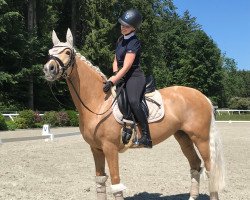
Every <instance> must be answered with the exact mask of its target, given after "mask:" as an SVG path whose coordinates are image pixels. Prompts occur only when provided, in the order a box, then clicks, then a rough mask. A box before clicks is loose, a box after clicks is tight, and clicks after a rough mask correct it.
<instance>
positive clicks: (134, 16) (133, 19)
mask: <svg viewBox="0 0 250 200" xmlns="http://www.w3.org/2000/svg"><path fill="white" fill-rule="evenodd" d="M118 21H119V22H120V24H121V25H124V26H132V27H133V28H135V29H138V28H139V27H140V25H141V22H142V15H141V13H140V12H139V11H138V10H136V9H130V10H127V11H126V12H125V13H123V15H122V16H121V17H120V18H119V19H118Z"/></svg>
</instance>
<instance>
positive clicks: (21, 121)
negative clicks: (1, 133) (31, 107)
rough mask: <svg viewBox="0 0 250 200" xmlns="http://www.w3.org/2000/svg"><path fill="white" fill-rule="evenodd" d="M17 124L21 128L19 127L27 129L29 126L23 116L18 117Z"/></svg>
mask: <svg viewBox="0 0 250 200" xmlns="http://www.w3.org/2000/svg"><path fill="white" fill-rule="evenodd" d="M15 124H16V127H17V128H19V129H27V128H29V125H28V123H27V121H26V120H25V119H24V118H22V117H16V119H15Z"/></svg>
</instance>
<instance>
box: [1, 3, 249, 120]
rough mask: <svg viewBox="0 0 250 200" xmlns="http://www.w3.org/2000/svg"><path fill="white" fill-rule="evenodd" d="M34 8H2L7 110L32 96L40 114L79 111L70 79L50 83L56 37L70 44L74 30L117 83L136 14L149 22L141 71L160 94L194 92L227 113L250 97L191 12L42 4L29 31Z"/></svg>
mask: <svg viewBox="0 0 250 200" xmlns="http://www.w3.org/2000/svg"><path fill="white" fill-rule="evenodd" d="M28 2H29V1H11V0H5V1H0V12H1V15H0V91H1V92H0V110H1V111H11V110H12V111H13V110H22V109H27V108H31V107H29V106H31V105H30V103H28V102H30V100H31V99H32V97H33V99H34V107H33V108H32V109H34V110H41V111H42V110H57V111H58V110H62V109H74V108H75V107H74V104H73V102H72V101H70V99H71V97H70V94H69V92H68V88H67V84H66V82H65V80H59V81H57V82H56V83H54V84H53V85H50V84H49V83H47V82H46V81H45V80H44V77H43V72H42V68H43V64H44V63H45V62H46V60H47V58H48V57H47V55H48V50H49V49H50V48H51V47H52V41H51V32H52V30H53V29H54V30H55V31H56V32H57V34H58V37H59V39H60V40H61V41H65V35H66V31H67V28H68V27H69V28H71V30H72V32H73V36H74V44H75V47H76V48H77V49H78V51H80V52H81V54H83V55H84V56H85V57H86V58H87V59H89V60H90V61H91V62H92V63H93V64H94V65H97V66H99V67H100V68H101V70H102V71H103V72H104V73H105V74H106V75H108V76H110V75H111V74H112V62H113V59H114V50H115V46H116V41H117V38H118V37H119V36H120V26H119V24H118V23H117V19H118V18H119V16H121V14H122V13H123V12H124V11H125V10H127V9H130V8H137V9H138V10H140V11H141V13H142V15H143V23H142V26H141V28H140V30H139V31H138V37H139V38H140V40H141V43H142V59H141V66H142V69H143V70H144V72H145V73H146V74H153V75H154V77H155V79H156V83H157V87H158V88H162V87H166V86H171V85H185V86H190V87H194V88H196V89H198V90H200V91H202V92H203V93H204V94H206V95H207V96H208V97H209V98H211V99H213V102H215V103H216V104H217V105H219V106H220V107H221V106H223V107H226V106H228V102H229V100H230V99H231V98H232V97H235V96H239V97H249V96H250V89H249V88H250V81H249V80H250V72H249V71H238V70H237V66H236V63H235V62H234V61H233V59H230V58H226V57H225V56H224V55H221V52H220V49H219V48H218V47H217V45H216V44H215V42H214V41H213V39H212V38H210V37H209V36H208V35H207V34H206V33H205V32H204V31H203V30H202V28H201V25H199V24H197V22H196V19H195V17H192V16H191V15H190V13H189V12H188V11H186V12H185V13H183V15H182V16H180V15H178V14H177V10H176V7H175V6H174V2H173V1H172V0H150V1H141V0H132V1H131V0H123V1H116V0H111V1H110V0H96V1H90V0H72V1H69V0H64V1H62V0H55V1H36V7H37V9H36V26H35V27H33V29H32V30H30V29H28V14H27V13H28ZM32 86H33V91H31V88H32ZM50 86H51V88H52V89H50ZM51 90H52V91H53V92H51ZM32 92H33V94H32ZM54 96H55V97H56V98H57V99H58V100H59V101H60V102H61V103H63V104H64V105H66V106H64V105H61V104H59V103H58V101H57V100H56V99H55V97H54ZM21 121H22V120H21ZM35 121H36V120H35ZM70 121H71V120H70ZM77 121H78V119H76V120H75V122H74V123H76V122H77ZM36 123H38V124H39V123H40V122H36ZM57 123H59V122H57ZM21 124H22V123H21Z"/></svg>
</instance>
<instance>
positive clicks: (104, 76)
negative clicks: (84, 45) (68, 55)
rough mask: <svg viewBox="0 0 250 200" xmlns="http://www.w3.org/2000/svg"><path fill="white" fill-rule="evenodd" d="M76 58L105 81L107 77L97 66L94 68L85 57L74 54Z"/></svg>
mask: <svg viewBox="0 0 250 200" xmlns="http://www.w3.org/2000/svg"><path fill="white" fill-rule="evenodd" d="M76 56H78V57H79V58H80V60H82V61H84V62H85V63H86V64H87V65H88V66H89V67H91V68H92V69H94V70H95V71H96V72H97V73H98V74H100V75H101V76H102V77H103V78H104V79H105V80H107V77H106V75H105V74H103V73H102V71H101V70H100V68H99V67H98V66H94V65H93V64H92V63H91V62H90V61H89V60H88V59H87V58H86V57H84V56H83V55H82V54H80V53H79V52H77V53H76Z"/></svg>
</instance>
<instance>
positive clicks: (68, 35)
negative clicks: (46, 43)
mask: <svg viewBox="0 0 250 200" xmlns="http://www.w3.org/2000/svg"><path fill="white" fill-rule="evenodd" d="M66 39H67V42H68V43H69V44H70V45H71V46H72V47H73V35H72V33H71V30H70V29H69V28H68V30H67V36H66Z"/></svg>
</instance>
